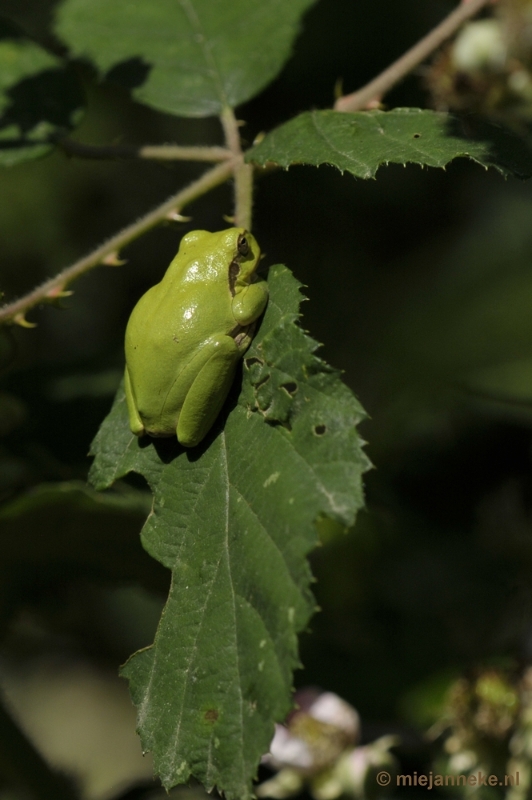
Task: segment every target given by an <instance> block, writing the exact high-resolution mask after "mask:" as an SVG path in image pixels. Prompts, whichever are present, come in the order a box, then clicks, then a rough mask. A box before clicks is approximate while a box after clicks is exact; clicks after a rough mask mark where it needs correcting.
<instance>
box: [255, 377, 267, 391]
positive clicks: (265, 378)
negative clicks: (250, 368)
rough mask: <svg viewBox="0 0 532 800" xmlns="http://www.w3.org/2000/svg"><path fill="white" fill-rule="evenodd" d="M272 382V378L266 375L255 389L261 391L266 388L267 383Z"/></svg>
mask: <svg viewBox="0 0 532 800" xmlns="http://www.w3.org/2000/svg"><path fill="white" fill-rule="evenodd" d="M269 380H270V376H269V375H266V376H265V377H264V378H262V380H260V381H259V382H258V383H256V384H255V389H260V387H261V386H264V384H265V383H268V381H269Z"/></svg>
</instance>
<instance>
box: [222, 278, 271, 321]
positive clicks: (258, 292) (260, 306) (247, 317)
mask: <svg viewBox="0 0 532 800" xmlns="http://www.w3.org/2000/svg"><path fill="white" fill-rule="evenodd" d="M267 302H268V284H267V283H266V281H257V282H256V283H250V284H248V285H247V286H245V287H237V291H236V294H235V296H234V297H233V302H232V304H231V310H232V312H233V316H234V318H235V320H236V322H238V324H239V325H249V324H250V323H252V322H255V320H256V319H258V318H259V317H260V315H261V314H262V312H263V311H264V309H265V308H266V303H267Z"/></svg>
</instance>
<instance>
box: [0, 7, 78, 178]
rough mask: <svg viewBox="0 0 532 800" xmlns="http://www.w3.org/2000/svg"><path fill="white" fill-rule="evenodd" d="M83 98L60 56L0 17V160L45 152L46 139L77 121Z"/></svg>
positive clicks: (7, 163)
mask: <svg viewBox="0 0 532 800" xmlns="http://www.w3.org/2000/svg"><path fill="white" fill-rule="evenodd" d="M83 102H84V98H83V94H82V92H81V88H80V86H79V84H78V82H77V79H76V77H75V76H74V75H73V74H72V73H71V72H70V70H69V69H68V68H67V67H65V65H64V63H63V62H62V61H61V60H60V59H58V58H56V57H55V56H53V55H51V54H50V53H48V52H46V50H43V48H42V47H39V45H37V44H35V43H34V42H30V41H28V40H26V39H24V38H22V37H20V35H18V34H17V32H16V31H15V30H14V29H12V28H11V26H10V25H8V24H7V23H4V22H2V21H0V165H2V166H5V167H11V166H13V165H15V164H19V163H20V162H22V161H26V160H28V159H32V158H39V157H40V156H44V155H46V154H47V153H49V152H50V151H51V150H52V149H53V144H51V143H50V140H51V138H52V137H53V136H54V135H57V134H58V133H64V132H67V131H68V130H70V129H71V128H72V127H74V125H76V124H77V123H78V122H79V120H80V118H81V114H82V109H83Z"/></svg>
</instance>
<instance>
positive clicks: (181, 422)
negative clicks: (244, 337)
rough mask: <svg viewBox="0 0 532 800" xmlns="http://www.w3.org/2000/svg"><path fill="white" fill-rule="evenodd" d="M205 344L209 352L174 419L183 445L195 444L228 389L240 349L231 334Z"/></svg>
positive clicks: (205, 431)
mask: <svg viewBox="0 0 532 800" xmlns="http://www.w3.org/2000/svg"><path fill="white" fill-rule="evenodd" d="M209 347H210V348H212V352H211V355H210V357H209V358H208V359H207V361H206V362H205V364H204V365H203V367H202V368H201V369H200V371H199V372H198V374H197V376H196V378H195V379H194V382H193V384H192V386H191V387H190V390H189V391H188V393H187V396H186V398H185V402H184V403H183V407H182V409H181V413H180V414H179V419H178V422H177V431H176V433H177V438H178V440H179V442H180V443H181V444H182V445H184V446H185V447H195V445H197V444H199V442H201V440H202V439H203V437H204V436H205V435H206V434H207V432H208V431H209V429H210V427H211V426H212V424H213V422H214V420H215V419H216V417H217V416H218V414H219V413H220V410H221V408H222V406H223V404H224V401H225V398H226V397H227V395H228V393H229V389H230V388H231V384H232V382H233V378H234V376H235V370H236V366H237V364H238V362H239V360H240V351H239V349H238V347H237V345H236V343H235V340H234V339H232V338H231V336H220V337H219V338H218V339H216V340H215V341H213V342H211V343H210V344H209Z"/></svg>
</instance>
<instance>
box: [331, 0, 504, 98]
mask: <svg viewBox="0 0 532 800" xmlns="http://www.w3.org/2000/svg"><path fill="white" fill-rule="evenodd" d="M490 2H491V0H468V2H467V3H462V4H461V5H459V6H458V8H455V9H454V11H452V12H451V13H450V14H449V16H448V17H446V18H445V19H444V20H442V22H440V24H439V25H437V26H436V27H435V28H433V30H432V31H431V32H430V33H428V34H427V36H425V37H423V39H421V40H420V41H419V42H418V43H417V44H415V45H414V46H413V47H412V48H410V50H407V52H406V53H404V55H402V56H401V58H399V59H397V61H395V62H394V63H393V64H391V65H390V66H389V67H388V68H387V69H385V70H384V72H381V74H380V75H378V76H377V77H376V78H374V79H373V80H372V81H370V82H369V83H368V84H366V86H364V87H363V88H362V89H359V90H358V91H357V92H353V94H348V95H345V96H344V97H340V98H338V100H337V101H336V103H335V104H334V108H335V109H336V111H360V110H362V109H365V108H368V107H371V106H372V105H374V104H376V103H379V102H380V100H381V98H382V97H383V96H384V95H385V94H386V92H389V91H390V89H391V88H392V87H393V86H395V84H396V83H399V81H401V80H402V79H403V78H404V77H405V76H406V75H408V73H409V72H411V71H412V70H413V69H414V67H417V66H418V64H420V63H421V62H422V61H424V60H425V59H426V58H427V57H428V56H429V55H430V54H431V53H432V52H434V50H436V49H437V48H438V47H439V46H440V45H441V44H443V42H444V41H445V40H446V39H448V38H449V37H450V36H452V35H453V33H455V32H456V31H457V30H458V28H459V27H460V26H461V25H462V24H463V23H464V22H466V21H467V20H468V19H470V18H471V17H474V16H475V14H477V13H478V12H479V11H480V10H481V9H482V8H484V6H486V5H488V3H490Z"/></svg>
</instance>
